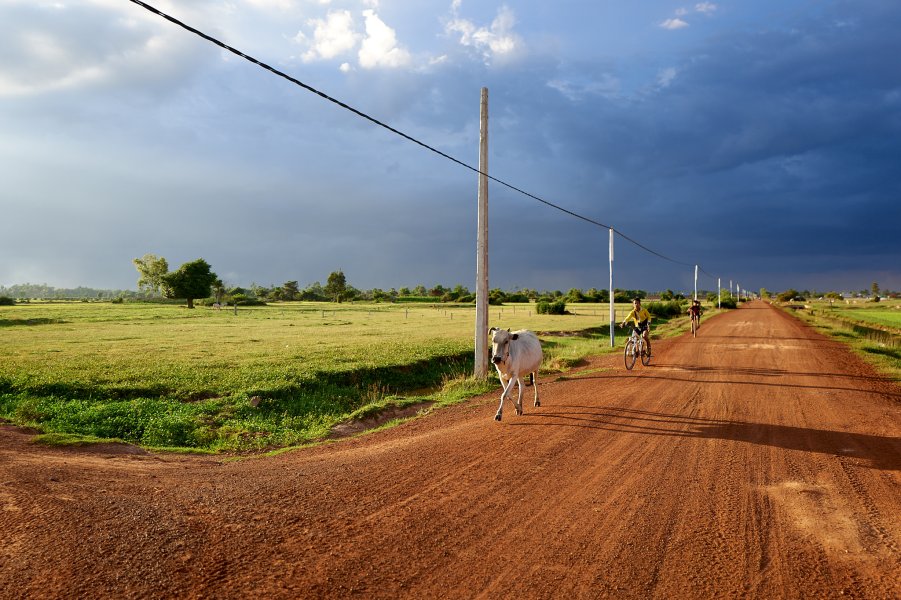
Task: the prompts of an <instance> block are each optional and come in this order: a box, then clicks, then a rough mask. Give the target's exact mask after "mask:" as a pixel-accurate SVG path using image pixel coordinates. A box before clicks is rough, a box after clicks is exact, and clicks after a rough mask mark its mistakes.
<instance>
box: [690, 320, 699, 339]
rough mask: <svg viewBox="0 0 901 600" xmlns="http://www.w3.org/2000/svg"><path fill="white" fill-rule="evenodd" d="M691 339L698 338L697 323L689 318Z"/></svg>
mask: <svg viewBox="0 0 901 600" xmlns="http://www.w3.org/2000/svg"><path fill="white" fill-rule="evenodd" d="M691 337H698V321H697V320H696V319H695V318H694V317H692V318H691Z"/></svg>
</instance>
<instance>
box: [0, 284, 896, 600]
mask: <svg viewBox="0 0 901 600" xmlns="http://www.w3.org/2000/svg"><path fill="white" fill-rule="evenodd" d="M654 351H655V355H654V358H653V361H652V363H651V366H649V367H642V366H641V365H640V364H638V365H636V367H635V369H634V370H633V371H631V372H629V371H626V370H625V369H624V368H623V366H622V358H621V356H619V355H615V356H607V357H602V358H600V359H597V360H594V361H592V363H591V364H590V365H588V366H586V367H585V368H584V369H583V370H582V371H581V374H578V375H577V376H576V375H574V376H570V377H568V378H566V379H564V380H554V378H552V377H545V378H544V379H543V380H542V381H540V383H539V385H540V386H541V387H540V391H541V395H542V406H541V407H540V408H534V407H532V406H531V402H527V403H526V414H525V415H523V416H517V415H516V414H515V413H514V411H513V410H512V408H511V407H510V406H509V405H508V406H507V408H506V410H505V412H504V420H503V422H501V423H496V422H495V421H493V419H492V418H493V416H494V412H495V408H496V404H497V398H498V396H499V390H498V393H497V394H492V395H490V396H485V397H482V398H477V399H474V400H472V401H468V402H466V403H464V404H461V405H458V406H455V407H452V408H449V409H445V410H441V411H437V412H436V413H435V414H431V415H429V416H427V417H425V418H421V419H417V420H414V421H412V422H408V423H406V424H404V425H401V426H399V427H396V428H394V429H391V430H387V431H382V432H377V433H373V434H369V435H366V436H362V437H357V438H353V439H347V440H343V441H339V442H336V443H331V444H326V445H321V446H318V447H315V448H308V449H303V450H298V451H293V452H288V453H285V454H282V455H279V456H276V457H267V458H254V459H249V460H242V461H237V462H234V461H233V462H226V461H223V460H222V459H221V458H220V457H214V458H210V457H183V456H175V455H159V454H147V453H138V451H136V450H135V449H131V448H130V447H125V446H108V447H99V448H92V449H80V450H71V449H68V450H63V449H48V448H44V447H40V446H37V445H35V444H32V443H30V439H31V437H32V436H31V435H30V434H29V433H28V432H24V431H22V430H20V429H16V428H14V427H12V426H9V425H5V426H0V542H2V543H0V598H20V597H28V598H31V597H33V598H44V597H47V598H98V597H110V598H132V597H133V598H248V597H258V598H323V597H325V598H328V597H360V598H514V597H515V598H604V597H610V598H692V599H694V598H768V599H769V598H804V599H809V598H901V485H899V484H901V438H899V436H901V387H899V386H898V385H896V384H894V383H891V382H888V381H886V380H884V379H883V378H881V377H879V376H878V375H876V374H875V373H874V372H873V371H872V370H871V369H870V368H868V367H867V366H866V365H864V364H863V363H861V362H860V361H859V360H858V359H857V358H855V357H854V356H853V355H852V354H851V353H849V352H848V351H847V350H846V349H844V348H843V347H842V346H840V345H838V344H837V343H835V342H833V341H831V340H828V339H826V338H824V337H823V336H821V335H819V334H817V333H816V332H814V331H812V330H810V329H808V328H806V327H805V326H803V325H802V324H801V323H799V322H798V321H796V320H794V319H793V318H792V317H791V316H789V315H787V314H784V313H783V312H781V311H779V310H776V309H774V308H771V307H769V306H768V305H767V304H764V303H761V302H754V303H750V304H749V305H747V306H745V307H743V308H741V309H739V310H735V311H731V312H729V313H725V314H722V315H720V316H717V317H714V318H711V319H710V320H709V321H704V322H702V326H701V329H700V333H699V336H698V337H697V338H696V339H692V338H691V336H690V335H688V336H682V337H680V338H677V339H674V340H671V341H660V342H657V343H656V344H655V346H654ZM526 393H527V396H526V397H527V398H529V397H530V396H529V394H531V389H529V388H527V389H526Z"/></svg>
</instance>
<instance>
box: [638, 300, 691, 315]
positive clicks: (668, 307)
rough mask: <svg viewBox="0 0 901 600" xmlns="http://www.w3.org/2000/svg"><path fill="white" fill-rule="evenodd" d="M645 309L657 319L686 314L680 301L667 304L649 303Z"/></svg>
mask: <svg viewBox="0 0 901 600" xmlns="http://www.w3.org/2000/svg"><path fill="white" fill-rule="evenodd" d="M645 308H647V309H648V312H649V313H651V314H652V315H654V316H655V317H660V318H666V317H675V316H678V315H681V314H682V313H683V312H684V309H683V308H682V303H681V302H679V301H678V300H668V301H666V302H648V304H647V306H645Z"/></svg>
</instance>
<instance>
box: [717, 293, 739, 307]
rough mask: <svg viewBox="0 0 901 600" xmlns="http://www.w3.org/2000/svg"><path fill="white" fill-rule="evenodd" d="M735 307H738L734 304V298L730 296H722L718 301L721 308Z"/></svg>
mask: <svg viewBox="0 0 901 600" xmlns="http://www.w3.org/2000/svg"><path fill="white" fill-rule="evenodd" d="M736 306H738V303H736V302H735V298H733V297H731V296H724V297H723V299H722V300H721V301H720V307H721V308H735V307H736Z"/></svg>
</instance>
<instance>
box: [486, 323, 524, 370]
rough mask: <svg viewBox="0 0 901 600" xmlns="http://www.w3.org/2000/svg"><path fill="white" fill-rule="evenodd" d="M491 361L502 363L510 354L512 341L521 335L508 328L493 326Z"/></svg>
mask: <svg viewBox="0 0 901 600" xmlns="http://www.w3.org/2000/svg"><path fill="white" fill-rule="evenodd" d="M491 332H492V334H493V335H492V337H491V362H493V363H494V364H496V365H497V364H500V363H502V362H504V361H505V360H507V358H508V357H509V356H510V342H511V341H512V340H515V339H516V338H518V337H519V336H518V335H516V334H515V333H510V331H509V330H507V329H495V328H494V327H492V328H491Z"/></svg>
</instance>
